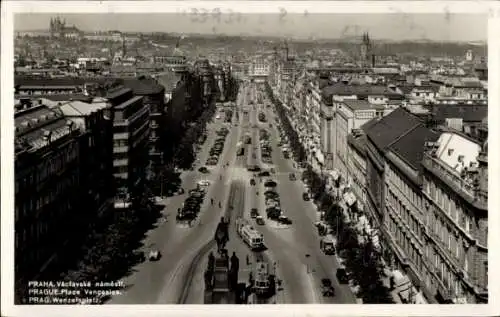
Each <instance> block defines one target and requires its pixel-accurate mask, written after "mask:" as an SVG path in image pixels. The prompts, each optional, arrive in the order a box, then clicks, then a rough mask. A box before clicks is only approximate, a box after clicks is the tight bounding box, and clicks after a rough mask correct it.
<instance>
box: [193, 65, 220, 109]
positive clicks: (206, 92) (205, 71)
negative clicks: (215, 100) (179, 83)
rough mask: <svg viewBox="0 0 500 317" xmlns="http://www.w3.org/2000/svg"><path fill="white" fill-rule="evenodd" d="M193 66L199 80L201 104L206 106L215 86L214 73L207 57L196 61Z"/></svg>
mask: <svg viewBox="0 0 500 317" xmlns="http://www.w3.org/2000/svg"><path fill="white" fill-rule="evenodd" d="M194 68H195V74H196V76H198V77H199V78H200V80H201V85H202V96H203V98H202V99H203V106H205V107H206V106H208V104H209V103H210V102H211V101H212V97H213V96H214V92H215V91H216V88H217V87H216V85H215V84H216V83H215V80H214V73H213V70H212V67H211V66H210V63H209V62H208V60H207V59H201V60H198V61H196V62H195V65H194Z"/></svg>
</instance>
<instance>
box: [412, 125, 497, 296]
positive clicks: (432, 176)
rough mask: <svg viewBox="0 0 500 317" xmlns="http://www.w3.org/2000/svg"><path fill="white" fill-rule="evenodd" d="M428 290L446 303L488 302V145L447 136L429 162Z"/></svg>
mask: <svg viewBox="0 0 500 317" xmlns="http://www.w3.org/2000/svg"><path fill="white" fill-rule="evenodd" d="M423 166H424V173H423V197H422V209H423V210H424V211H425V213H426V219H425V224H426V228H425V242H426V245H425V248H424V249H423V250H424V252H425V256H426V257H427V260H428V267H427V272H426V274H425V285H426V286H427V287H429V288H430V289H431V290H432V291H433V292H434V293H435V294H437V295H436V297H437V298H438V299H439V300H440V301H442V302H450V301H451V302H455V303H457V302H462V303H463V302H466V303H485V302H487V301H488V143H487V140H486V136H485V135H483V136H482V140H475V139H471V138H469V137H467V136H465V135H463V134H461V133H459V132H455V131H445V132H443V133H442V134H441V135H440V137H439V139H438V140H437V142H436V143H433V144H429V147H428V150H427V151H426V153H425V154H424V159H423Z"/></svg>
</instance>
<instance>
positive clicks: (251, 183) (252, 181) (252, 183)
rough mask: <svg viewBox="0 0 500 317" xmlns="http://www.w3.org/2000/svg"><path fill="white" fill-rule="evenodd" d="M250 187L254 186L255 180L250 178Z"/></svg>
mask: <svg viewBox="0 0 500 317" xmlns="http://www.w3.org/2000/svg"><path fill="white" fill-rule="evenodd" d="M250 185H252V186H255V179H253V178H252V179H251V180H250Z"/></svg>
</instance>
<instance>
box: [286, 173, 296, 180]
mask: <svg viewBox="0 0 500 317" xmlns="http://www.w3.org/2000/svg"><path fill="white" fill-rule="evenodd" d="M288 178H289V179H290V180H291V181H294V180H296V179H297V178H296V177H295V174H294V173H290V175H288Z"/></svg>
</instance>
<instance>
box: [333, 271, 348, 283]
mask: <svg viewBox="0 0 500 317" xmlns="http://www.w3.org/2000/svg"><path fill="white" fill-rule="evenodd" d="M336 276H337V280H339V283H340V284H347V283H349V276H348V275H347V271H346V270H345V268H338V269H337V273H336Z"/></svg>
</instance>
